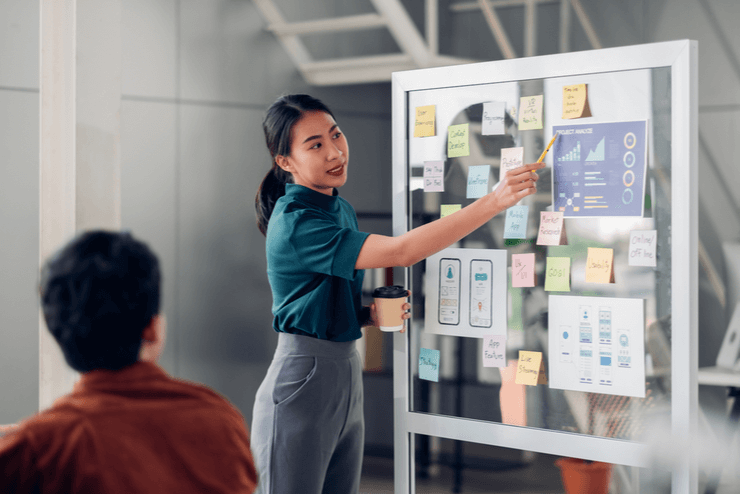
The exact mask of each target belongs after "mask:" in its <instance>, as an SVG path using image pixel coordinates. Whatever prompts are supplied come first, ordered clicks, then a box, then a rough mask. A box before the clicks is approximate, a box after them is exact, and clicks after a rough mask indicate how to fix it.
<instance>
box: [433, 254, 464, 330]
mask: <svg viewBox="0 0 740 494" xmlns="http://www.w3.org/2000/svg"><path fill="white" fill-rule="evenodd" d="M437 318H438V320H439V323H440V324H448V325H453V326H457V325H458V324H460V259H448V258H443V259H441V260H440V261H439V313H438V315H437Z"/></svg>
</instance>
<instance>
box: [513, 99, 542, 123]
mask: <svg viewBox="0 0 740 494" xmlns="http://www.w3.org/2000/svg"><path fill="white" fill-rule="evenodd" d="M541 128H542V95H541V94H540V95H537V96H523V97H522V98H521V99H520V100H519V130H532V129H541Z"/></svg>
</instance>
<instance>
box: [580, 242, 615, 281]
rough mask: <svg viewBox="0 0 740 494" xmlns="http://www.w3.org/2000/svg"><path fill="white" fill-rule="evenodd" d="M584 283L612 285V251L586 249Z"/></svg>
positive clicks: (593, 248)
mask: <svg viewBox="0 0 740 494" xmlns="http://www.w3.org/2000/svg"><path fill="white" fill-rule="evenodd" d="M586 282H588V283H614V249H600V248H597V247H589V248H588V257H587V258H586Z"/></svg>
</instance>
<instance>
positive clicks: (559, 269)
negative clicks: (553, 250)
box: [545, 257, 570, 292]
mask: <svg viewBox="0 0 740 494" xmlns="http://www.w3.org/2000/svg"><path fill="white" fill-rule="evenodd" d="M545 291H546V292H569V291H570V257H548V258H547V264H546V266H545Z"/></svg>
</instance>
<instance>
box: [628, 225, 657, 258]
mask: <svg viewBox="0 0 740 494" xmlns="http://www.w3.org/2000/svg"><path fill="white" fill-rule="evenodd" d="M657 239H658V232H656V231H655V230H646V231H637V230H636V231H632V232H630V246H629V258H630V262H629V265H630V266H652V267H655V266H657V258H656V256H655V252H656V242H657Z"/></svg>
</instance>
